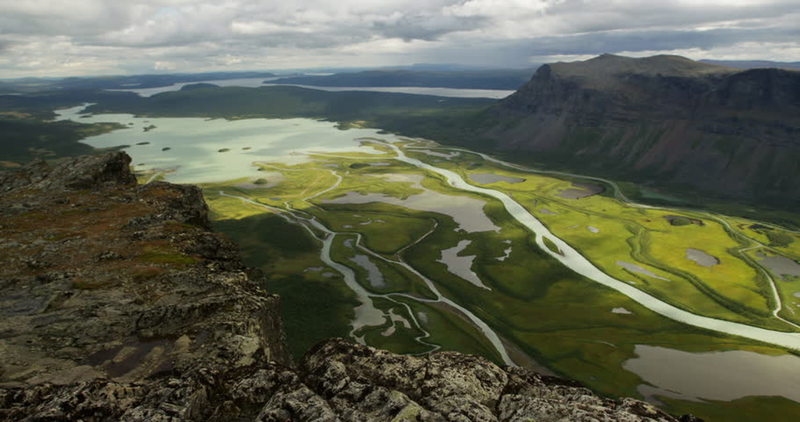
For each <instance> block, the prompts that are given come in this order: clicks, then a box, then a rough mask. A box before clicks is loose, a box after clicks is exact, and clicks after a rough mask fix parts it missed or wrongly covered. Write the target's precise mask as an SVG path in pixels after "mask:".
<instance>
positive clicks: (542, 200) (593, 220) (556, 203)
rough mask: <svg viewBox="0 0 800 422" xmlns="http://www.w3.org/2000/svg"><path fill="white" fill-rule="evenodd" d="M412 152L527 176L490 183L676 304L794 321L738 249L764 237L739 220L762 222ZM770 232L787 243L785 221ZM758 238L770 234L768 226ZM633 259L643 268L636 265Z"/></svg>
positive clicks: (767, 323) (587, 251)
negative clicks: (707, 260)
mask: <svg viewBox="0 0 800 422" xmlns="http://www.w3.org/2000/svg"><path fill="white" fill-rule="evenodd" d="M409 155H410V156H413V157H414V158H417V159H420V160H423V161H427V162H430V163H432V164H435V165H437V166H439V167H444V168H448V169H450V170H453V171H456V172H458V173H460V174H461V175H462V177H464V179H465V180H470V179H469V175H471V174H472V175H475V174H493V175H500V176H507V177H514V178H520V179H524V181H522V182H520V183H509V182H505V181H499V182H495V183H492V184H491V185H490V187H491V188H493V189H496V190H500V191H503V192H506V193H507V194H509V195H510V196H512V197H513V198H514V199H515V200H517V202H519V203H520V204H521V205H523V206H524V207H526V208H527V209H528V210H529V211H530V212H531V214H533V215H534V216H536V217H537V218H538V219H539V220H540V221H542V222H543V223H544V224H545V225H546V226H548V228H549V229H550V230H551V231H552V232H553V233H554V234H555V235H557V236H559V237H560V238H562V239H563V240H565V241H566V242H567V243H570V244H571V245H572V246H574V247H576V248H577V249H578V250H580V252H581V253H582V254H584V255H585V256H586V257H587V258H589V259H590V260H591V261H592V262H593V263H594V264H595V265H597V266H598V267H600V268H601V269H602V270H604V271H605V272H606V273H607V274H609V275H611V276H613V277H616V278H618V279H620V280H624V281H627V282H629V283H631V284H633V285H635V286H636V287H637V288H639V289H641V290H644V291H646V292H648V293H651V294H654V295H655V296H657V297H659V298H661V299H663V300H665V301H668V302H670V303H672V304H673V305H675V306H678V307H682V308H684V309H687V310H689V311H692V312H695V313H699V314H702V315H707V316H711V317H715V318H722V319H728V320H732V321H738V322H745V323H748V324H753V325H760V326H763V327H766V328H774V329H781V330H788V329H792V327H789V326H787V324H786V323H784V322H781V321H779V320H777V319H775V318H772V317H771V314H770V313H771V310H772V309H773V308H774V306H775V302H774V299H773V297H772V292H771V288H770V286H769V282H768V280H767V279H766V277H765V276H764V275H763V272H762V271H761V269H760V268H758V267H757V266H756V267H754V265H756V264H754V263H753V261H751V260H747V259H744V257H743V256H742V254H741V253H740V252H739V250H741V249H745V248H747V247H750V246H753V245H757V243H755V240H753V239H749V238H748V237H747V234H749V233H755V232H754V231H753V230H751V229H747V231H748V232H749V233H740V230H741V229H740V228H739V227H740V226H741V227H744V228H749V227H750V226H752V225H757V223H756V222H752V221H749V222H748V221H747V220H743V219H738V221H737V222H736V224H727V223H726V220H724V219H723V217H722V216H718V215H714V214H710V213H706V214H704V213H701V212H697V211H694V212H688V211H675V210H661V209H656V208H646V207H639V206H635V205H631V204H628V203H625V202H623V201H621V200H619V199H616V198H614V197H613V196H611V195H609V194H600V195H591V196H588V197H583V198H580V199H571V198H566V197H563V196H561V195H563V192H564V191H565V190H568V189H574V188H575V186H574V185H573V181H575V180H565V179H561V178H555V177H550V176H546V175H542V174H536V173H532V172H527V171H521V170H516V169H512V168H508V167H505V166H501V165H497V164H494V163H490V162H487V161H484V160H483V159H481V158H480V157H479V156H477V155H475V154H470V153H465V152H462V153H461V154H460V155H458V156H456V157H452V158H451V159H449V160H440V159H437V157H435V156H430V155H427V154H425V153H422V152H410V153H409ZM471 183H473V184H475V185H477V186H483V185H481V184H479V183H476V182H474V181H473V182H471ZM591 183H593V184H598V182H594V181H592V182H591ZM606 189H608V187H606ZM756 227H757V226H756ZM769 232H779V233H781V234H782V236H776V235H773V238H775V237H777V238H780V239H784V244H785V243H786V240H785V238H787V237H789V235H788V234H786V233H783V232H781V231H780V229H778V228H770V229H769V230H768V231H767V233H769ZM759 240H768V237H767V235H766V234H765V235H763V236H761V239H759ZM545 244H547V240H545ZM789 245H791V243H789ZM689 248H692V249H698V250H701V251H703V252H705V253H707V254H708V255H710V256H712V257H715V258H717V259H719V264H717V265H711V266H703V265H700V264H698V263H697V262H695V261H693V260H691V259H689V258H688V257H687V249H689ZM795 249H797V248H795ZM627 264H634V265H635V266H636V267H639V268H642V269H643V270H644V271H635V270H632V269H631V268H630V266H628V265H627ZM787 317H791V316H787ZM795 321H798V320H797V319H795Z"/></svg>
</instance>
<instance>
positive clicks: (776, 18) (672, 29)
mask: <svg viewBox="0 0 800 422" xmlns="http://www.w3.org/2000/svg"><path fill="white" fill-rule="evenodd" d="M605 52H608V53H617V54H624V55H634V56H645V55H652V54H659V53H670V54H681V55H684V56H688V57H690V58H693V59H702V58H715V59H747V60H750V59H764V60H778V61H800V0H708V1H699V0H698V1H695V0H602V1H600V0H458V1H456V0H294V1H291V0H283V1H275V0H262V1H257V0H0V78H9V77H24V76H66V75H90V74H126V73H127V74H130V73H153V72H167V71H170V72H200V71H218V70H262V69H291V68H311V67H354V66H391V65H408V64H413V63H458V64H467V65H479V66H492V67H525V66H530V65H531V64H533V63H541V62H550V61H558V60H575V59H584V58H588V57H591V56H593V55H596V54H600V53H605Z"/></svg>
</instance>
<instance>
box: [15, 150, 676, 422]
mask: <svg viewBox="0 0 800 422" xmlns="http://www.w3.org/2000/svg"><path fill="white" fill-rule="evenodd" d="M128 162H129V158H128V157H127V156H125V155H124V154H121V153H115V154H105V155H101V156H96V157H88V158H87V157H79V158H77V159H73V160H69V161H67V162H65V163H64V164H62V165H60V166H56V167H50V166H48V165H47V164H45V163H43V162H40V163H36V164H33V165H31V166H28V167H26V168H25V169H23V170H22V172H21V173H19V174H16V175H15V174H8V175H4V176H2V178H0V192H2V195H0V421H87V422H89V421H118V420H121V421H132V422H133V421H135V422H144V421H148V422H150V421H183V420H192V421H232V420H236V421H264V422H267V421H269V422H283V421H322V422H328V421H330V422H333V421H396V422H401V421H437V422H438V421H464V422H472V421H532V420H535V421H540V422H543V421H567V420H569V421H674V420H675V419H673V418H671V417H670V416H668V415H666V414H664V413H663V412H661V411H659V410H658V409H656V408H654V407H652V406H650V405H648V404H645V403H642V402H640V401H636V400H631V399H625V400H623V401H621V402H617V401H613V400H609V399H603V398H599V397H597V396H595V395H594V394H592V393H591V392H590V391H589V390H587V389H585V388H581V387H580V386H577V385H575V384H573V383H570V382H567V381H564V380H560V379H556V378H549V377H543V376H541V375H537V374H535V373H532V372H528V371H525V370H521V369H515V368H500V367H498V366H496V365H494V364H492V363H490V362H489V361H487V360H485V359H483V358H480V357H475V356H468V355H462V354H459V353H453V352H443V353H437V354H433V355H430V356H425V357H416V356H401V355H396V354H393V353H389V352H386V351H382V350H377V349H373V348H370V347H366V346H360V345H356V344H351V343H349V342H347V341H344V340H330V341H328V342H324V343H322V344H320V345H318V346H317V347H315V348H314V349H313V350H311V351H310V352H309V353H308V354H307V355H306V357H305V358H304V360H303V362H302V363H301V365H300V366H299V368H295V367H294V365H293V363H292V362H291V361H290V359H289V357H288V354H287V352H286V349H285V346H284V332H283V329H282V326H281V319H280V316H279V299H278V297H277V296H274V295H269V294H267V293H265V292H264V291H262V290H261V289H260V288H259V287H258V281H259V280H258V279H254V278H253V277H252V276H250V275H248V274H250V273H251V272H250V271H249V270H248V269H247V268H245V267H244V266H243V264H242V262H241V261H240V258H239V255H238V252H237V250H236V247H235V246H234V245H232V244H231V243H230V242H229V241H227V240H226V239H224V238H222V237H221V236H219V235H217V234H214V233H211V232H210V231H209V230H208V220H207V213H208V210H207V208H206V206H205V203H204V202H203V200H202V194H201V192H200V190H199V189H197V188H196V187H192V186H177V185H171V184H168V183H150V184H147V185H144V186H136V185H134V184H133V183H132V182H133V176H132V175H131V173H130V171H129V169H128V167H127V165H128Z"/></svg>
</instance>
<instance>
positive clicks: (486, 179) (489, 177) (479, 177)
mask: <svg viewBox="0 0 800 422" xmlns="http://www.w3.org/2000/svg"><path fill="white" fill-rule="evenodd" d="M469 180H472V181H473V182H475V183H480V184H484V185H486V184H489V183H497V182H506V183H522V182H524V181H525V179H523V178H521V177H510V176H503V175H502V174H491V173H478V174H470V175H469Z"/></svg>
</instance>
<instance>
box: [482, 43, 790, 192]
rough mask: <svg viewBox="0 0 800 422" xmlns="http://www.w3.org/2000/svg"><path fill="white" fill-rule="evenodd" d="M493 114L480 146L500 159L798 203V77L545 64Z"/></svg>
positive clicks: (649, 63) (686, 64) (672, 62)
mask: <svg viewBox="0 0 800 422" xmlns="http://www.w3.org/2000/svg"><path fill="white" fill-rule="evenodd" d="M487 115H488V116H489V117H488V118H487V119H486V121H487V122H488V123H484V125H483V127H481V128H478V129H477V132H478V137H479V138H483V139H488V140H489V141H490V142H493V143H494V145H493V148H494V149H495V150H497V151H501V152H513V151H516V152H520V153H530V154H536V156H537V157H538V159H539V160H541V161H543V162H546V163H557V164H559V165H562V166H564V167H567V168H571V169H573V170H575V171H582V170H589V172H590V173H598V172H603V171H605V172H608V173H611V174H613V175H615V176H621V177H622V178H628V179H633V180H637V181H639V182H641V181H645V182H647V181H656V182H657V183H663V184H673V185H675V184H677V185H685V186H689V187H691V188H693V189H697V190H698V191H701V192H705V193H710V194H713V195H716V196H718V197H726V198H733V199H745V200H751V201H762V202H764V203H766V204H778V205H781V206H784V207H789V206H794V205H797V204H800V202H798V201H800V200H798V199H797V198H800V184H798V183H796V182H794V180H797V177H800V167H798V165H797V162H798V161H800V140H799V138H798V134H800V72H793V71H787V70H780V69H750V70H739V69H733V68H726V67H721V66H716V65H710V64H704V63H698V62H693V61H691V60H689V59H685V58H680V57H677V56H654V57H650V58H643V59H633V58H623V57H620V56H613V55H604V56H600V57H597V58H594V59H590V60H587V61H584V62H573V63H556V64H551V65H544V66H542V67H541V68H540V69H539V70H538V71H537V72H536V73H535V74H534V76H533V77H532V78H531V80H530V81H529V82H528V83H527V84H525V85H524V86H523V87H521V88H520V89H519V90H517V92H515V93H514V94H512V95H511V96H509V97H507V98H505V99H503V100H501V101H500V102H499V103H498V104H497V105H495V106H493V107H491V108H490V109H489V111H488V112H487ZM493 120H494V121H493Z"/></svg>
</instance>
